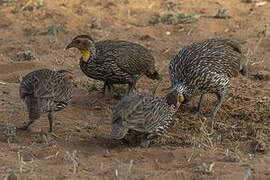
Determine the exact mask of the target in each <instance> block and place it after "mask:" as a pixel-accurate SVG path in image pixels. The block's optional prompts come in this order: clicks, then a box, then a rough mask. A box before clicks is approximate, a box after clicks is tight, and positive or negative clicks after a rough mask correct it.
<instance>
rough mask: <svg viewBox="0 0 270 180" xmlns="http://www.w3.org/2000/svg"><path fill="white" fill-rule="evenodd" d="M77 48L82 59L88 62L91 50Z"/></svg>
mask: <svg viewBox="0 0 270 180" xmlns="http://www.w3.org/2000/svg"><path fill="white" fill-rule="evenodd" d="M79 50H80V52H81V53H82V55H83V61H84V62H88V61H89V58H90V55H91V52H90V51H89V50H88V49H79Z"/></svg>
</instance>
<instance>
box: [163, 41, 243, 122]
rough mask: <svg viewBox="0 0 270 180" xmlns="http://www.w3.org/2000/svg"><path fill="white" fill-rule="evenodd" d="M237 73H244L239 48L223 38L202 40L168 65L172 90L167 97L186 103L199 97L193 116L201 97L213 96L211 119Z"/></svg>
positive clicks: (188, 47) (180, 53)
mask: <svg viewBox="0 0 270 180" xmlns="http://www.w3.org/2000/svg"><path fill="white" fill-rule="evenodd" d="M239 72H241V73H242V74H244V73H246V66H245V61H244V57H243V54H242V50H241V47H240V45H239V44H238V43H237V42H236V41H234V40H232V39H225V38H214V39H206V40H202V41H199V42H195V43H193V44H191V45H188V46H186V47H184V48H183V49H182V50H181V51H180V52H179V53H178V54H177V55H176V56H175V57H174V58H173V59H172V60H171V62H170V65H169V74H170V79H171V85H172V90H171V92H170V93H169V95H168V96H172V98H173V97H175V96H176V95H177V96H181V99H182V101H183V100H184V99H186V100H189V99H191V98H193V97H194V96H196V95H201V97H200V101H199V104H198V107H197V110H196V114H199V113H200V112H201V106H202V104H203V96H204V94H206V93H214V94H215V95H216V96H217V99H218V103H217V105H216V107H215V108H214V110H213V111H212V114H211V118H214V117H215V115H216V113H217V111H218V109H219V108H220V106H221V104H222V101H223V98H224V96H225V93H226V89H227V88H228V86H229V83H230V79H231V78H233V77H237V76H238V74H239Z"/></svg>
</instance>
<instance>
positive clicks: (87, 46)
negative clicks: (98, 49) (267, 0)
mask: <svg viewBox="0 0 270 180" xmlns="http://www.w3.org/2000/svg"><path fill="white" fill-rule="evenodd" d="M73 47H75V48H77V49H79V51H80V52H81V53H82V55H83V56H82V59H83V61H85V62H88V61H89V60H90V58H91V56H92V55H94V54H95V44H94V40H93V39H92V38H91V37H90V36H88V35H79V36H76V37H75V38H74V39H73V40H72V41H71V43H69V44H68V45H67V46H66V50H67V49H70V48H73Z"/></svg>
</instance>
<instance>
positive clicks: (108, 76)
mask: <svg viewBox="0 0 270 180" xmlns="http://www.w3.org/2000/svg"><path fill="white" fill-rule="evenodd" d="M72 47H75V48H78V49H79V50H80V52H81V53H82V57H81V58H80V67H81V69H82V71H83V73H84V74H85V75H86V76H88V77H90V78H92V79H97V80H101V81H104V86H103V94H104V93H105V90H106V86H107V87H108V89H109V90H111V87H112V85H113V84H128V85H129V88H128V93H129V92H132V91H133V89H134V87H135V85H136V82H137V80H138V79H139V78H140V77H141V76H143V75H144V74H145V75H146V76H147V77H148V78H150V79H157V80H161V76H160V75H159V74H158V72H157V71H156V69H155V64H154V57H153V56H152V54H151V52H150V51H149V50H147V49H146V48H144V47H143V46H141V45H139V44H136V43H133V42H128V41H122V40H104V41H99V42H96V43H95V42H94V40H93V39H92V38H91V37H90V36H88V35H79V36H77V37H75V38H74V39H73V40H72V41H71V43H70V44H68V45H67V47H66V49H69V48H72Z"/></svg>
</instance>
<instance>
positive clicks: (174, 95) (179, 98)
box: [165, 89, 185, 113]
mask: <svg viewBox="0 0 270 180" xmlns="http://www.w3.org/2000/svg"><path fill="white" fill-rule="evenodd" d="M165 99H166V101H167V103H168V104H169V105H170V106H171V105H174V107H175V109H174V113H175V112H176V111H177V110H178V108H179V107H180V105H181V103H182V102H184V100H185V98H184V95H183V94H182V93H179V92H178V91H177V90H176V89H173V90H171V91H170V92H169V93H168V94H167V95H166V97H165Z"/></svg>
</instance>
